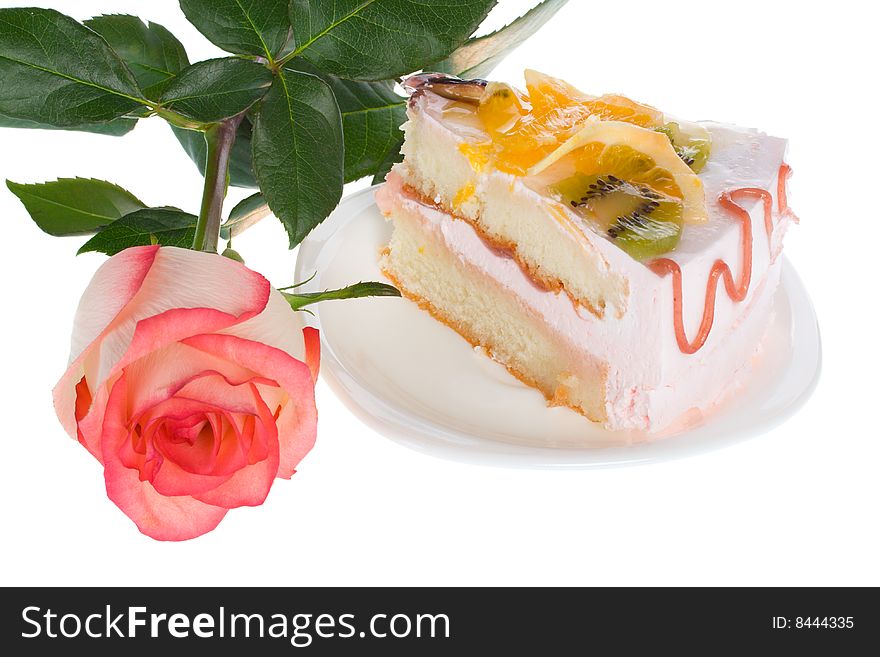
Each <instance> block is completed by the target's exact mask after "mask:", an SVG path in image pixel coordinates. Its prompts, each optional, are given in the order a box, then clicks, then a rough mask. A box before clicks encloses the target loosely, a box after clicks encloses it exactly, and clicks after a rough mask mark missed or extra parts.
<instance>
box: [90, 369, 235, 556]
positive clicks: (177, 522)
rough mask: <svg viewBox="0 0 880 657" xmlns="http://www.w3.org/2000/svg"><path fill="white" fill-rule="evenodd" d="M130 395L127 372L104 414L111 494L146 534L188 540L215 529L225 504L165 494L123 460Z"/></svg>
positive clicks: (111, 396) (223, 513)
mask: <svg viewBox="0 0 880 657" xmlns="http://www.w3.org/2000/svg"><path fill="white" fill-rule="evenodd" d="M126 398H127V392H126V385H125V377H124V376H123V377H121V378H120V379H119V380H118V381H116V383H115V385H113V388H112V390H111V392H110V395H109V399H108V402H107V409H106V413H105V416H104V430H103V437H104V440H103V445H102V446H103V456H104V480H105V484H106V487H107V496H108V497H109V498H110V499H111V500H112V501H113V502H114V503H115V504H116V506H118V507H119V508H120V509H121V510H122V512H123V513H125V514H126V515H127V516H128V517H129V518H131V519H132V520H133V521H134V523H135V524H136V525H137V527H138V529H139V530H140V531H141V532H142V533H143V534H146V535H147V536H149V537H151V538H154V539H156V540H160V541H184V540H188V539H190V538H195V537H197V536H201V535H202V534H205V533H207V532H209V531H211V530H212V529H214V528H215V527H216V526H217V525H218V524H219V523H220V521H221V520H222V519H223V517H224V516H225V515H226V511H227V510H226V509H225V508H221V507H217V506H214V505H211V504H205V503H204V502H201V501H199V500H196V499H194V498H192V497H189V496H180V497H166V496H164V495H161V494H160V493H158V492H157V491H156V489H155V488H153V486H152V484H150V483H149V482H147V481H141V480H140V478H139V475H138V471H137V470H133V469H129V468H126V467H125V466H124V465H122V463H121V462H120V460H119V458H118V457H117V455H116V452H117V450H118V449H119V446H120V445H119V443H120V441H123V440H125V439H126V438H127V436H128V428H127V426H126V423H125V418H126V408H125V407H126V403H127V399H126Z"/></svg>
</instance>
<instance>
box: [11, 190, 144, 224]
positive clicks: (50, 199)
mask: <svg viewBox="0 0 880 657" xmlns="http://www.w3.org/2000/svg"><path fill="white" fill-rule="evenodd" d="M6 186H7V187H8V188H9V191H11V192H12V193H13V194H15V195H16V196H17V197H18V198H19V200H20V201H21V202H22V203H23V204H24V207H25V209H26V210H27V211H28V212H29V213H30V215H31V218H32V219H33V220H34V222H35V223H36V224H37V226H39V227H40V229H41V230H43V231H44V232H46V233H49V234H50V235H56V236H64V235H87V234H89V233H94V232H95V231H96V230H98V229H100V228H103V227H104V226H106V225H108V224H110V223H112V222H114V221H115V220H117V219H119V217H122V216H123V215H126V214H128V213H130V212H134V211H135V210H138V209H140V208H143V207H145V206H144V204H143V203H142V202H141V201H139V200H138V199H137V197H135V196H134V194H132V193H131V192H128V191H126V190H124V189H122V187H119V186H117V185H114V184H113V183H109V182H105V181H103V180H95V179H93V178H61V179H60V180H55V181H52V182H46V183H38V184H33V185H26V184H22V183H16V182H12V181H11V180H7V181H6Z"/></svg>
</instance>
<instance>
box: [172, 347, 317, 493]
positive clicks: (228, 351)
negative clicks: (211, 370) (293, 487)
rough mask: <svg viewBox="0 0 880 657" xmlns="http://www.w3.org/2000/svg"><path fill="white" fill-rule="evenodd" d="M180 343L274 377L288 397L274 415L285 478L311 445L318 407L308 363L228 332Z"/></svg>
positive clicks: (282, 472) (292, 471)
mask: <svg viewBox="0 0 880 657" xmlns="http://www.w3.org/2000/svg"><path fill="white" fill-rule="evenodd" d="M184 343H185V344H187V345H189V346H191V347H195V348H196V349H201V350H203V351H205V352H207V353H211V354H215V355H217V356H221V357H223V358H225V359H227V360H229V361H231V362H233V363H236V364H246V366H247V367H248V368H250V369H252V370H253V371H255V372H258V373H259V374H260V375H261V376H264V377H267V378H270V379H274V380H275V381H277V382H278V385H279V386H281V387H282V388H283V389H284V390H286V391H287V393H288V395H289V397H290V398H289V400H288V402H287V404H285V407H284V409H283V410H282V411H281V415H280V416H279V418H278V419H279V421H278V428H279V435H278V442H279V444H280V464H279V468H278V476H279V477H284V478H289V477H290V476H291V475H292V474H293V473H294V471H295V468H296V465H297V464H298V463H299V462H300V460H301V459H302V458H303V456H305V455H306V454H307V453H308V452H309V450H311V449H312V447H313V446H314V444H315V437H316V435H317V422H318V411H317V408H316V407H315V390H314V381H313V380H312V374H311V371H310V370H309V368H308V366H307V365H306V364H305V363H303V362H302V361H299V360H296V359H295V358H292V357H291V356H289V355H288V354H287V353H285V352H283V351H281V350H279V349H274V348H272V347H269V346H267V345H265V344H260V343H257V342H251V341H249V340H243V339H241V338H237V337H234V336H229V335H199V336H195V337H192V338H187V339H186V340H185V341H184ZM282 419H283V422H282V421H281V420H282Z"/></svg>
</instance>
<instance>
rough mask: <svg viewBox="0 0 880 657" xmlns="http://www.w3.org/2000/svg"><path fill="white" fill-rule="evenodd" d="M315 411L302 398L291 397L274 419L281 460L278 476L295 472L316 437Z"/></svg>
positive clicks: (286, 475)
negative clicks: (298, 400) (297, 400)
mask: <svg viewBox="0 0 880 657" xmlns="http://www.w3.org/2000/svg"><path fill="white" fill-rule="evenodd" d="M316 419H317V411H316V410H315V408H314V405H313V406H312V407H311V408H309V407H308V406H307V405H306V404H305V403H304V402H303V401H302V400H300V402H299V403H297V402H296V400H293V399H291V400H290V401H289V402H288V403H287V404H286V405H285V406H284V408H283V409H282V411H281V413H280V414H279V416H278V419H277V420H276V421H275V425H276V426H277V427H278V445H279V449H280V451H281V461H280V463H279V465H278V476H279V477H280V478H282V479H290V478H291V477H292V476H293V475H294V473H296V466H297V465H299V463H300V461H302V460H303V458H304V457H305V455H306V454H308V453H309V452H310V451H311V450H312V447H314V446H315V439H316V437H317V424H316Z"/></svg>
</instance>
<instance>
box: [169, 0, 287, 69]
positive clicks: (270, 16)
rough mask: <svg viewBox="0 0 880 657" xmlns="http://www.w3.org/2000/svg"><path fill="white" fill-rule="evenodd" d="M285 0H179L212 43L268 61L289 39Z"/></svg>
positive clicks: (230, 50)
mask: <svg viewBox="0 0 880 657" xmlns="http://www.w3.org/2000/svg"><path fill="white" fill-rule="evenodd" d="M287 2H288V0H180V8H181V9H182V10H183V13H184V14H186V17H187V19H188V20H189V22H190V23H192V24H193V25H195V26H196V29H198V30H199V32H201V33H202V34H204V35H205V36H206V37H207V38H208V40H209V41H211V42H212V43H213V44H214V45H216V46H219V47H220V48H222V49H223V50H225V51H227V52H231V53H235V54H236V55H259V56H262V57H265V58H266V59H268V60H269V61H270V62H271V61H274V57H275V55H276V54H277V53H278V52H280V51H281V50H282V49H283V48H284V46H285V45H286V44H287V41H288V39H289V38H290V19H289V18H288V16H287Z"/></svg>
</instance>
